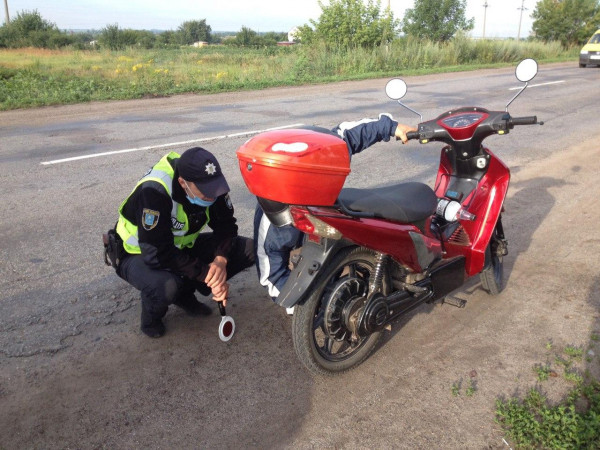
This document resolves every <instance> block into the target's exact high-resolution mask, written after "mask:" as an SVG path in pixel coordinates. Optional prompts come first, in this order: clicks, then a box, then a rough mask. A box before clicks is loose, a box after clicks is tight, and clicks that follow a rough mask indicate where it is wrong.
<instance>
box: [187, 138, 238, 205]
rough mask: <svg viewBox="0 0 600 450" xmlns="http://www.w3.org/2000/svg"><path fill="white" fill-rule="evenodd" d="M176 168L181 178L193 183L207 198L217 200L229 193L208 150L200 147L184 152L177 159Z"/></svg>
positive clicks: (219, 168) (223, 178) (216, 162)
mask: <svg viewBox="0 0 600 450" xmlns="http://www.w3.org/2000/svg"><path fill="white" fill-rule="evenodd" d="M177 168H178V169H179V175H180V176H181V178H183V179H184V180H185V181H191V182H193V183H194V184H195V185H196V187H197V188H198V189H199V190H200V192H202V193H203V194H204V195H206V196H207V197H211V198H217V197H218V196H220V195H223V194H226V193H227V192H229V185H228V184H227V180H225V177H224V176H223V172H222V171H221V166H220V165H219V162H218V161H217V158H215V156H214V155H213V154H212V153H211V152H209V151H208V150H205V149H203V148H201V147H194V148H190V149H188V150H186V151H185V152H183V154H182V155H181V158H179V161H178V162H177Z"/></svg>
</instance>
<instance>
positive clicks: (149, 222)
mask: <svg viewBox="0 0 600 450" xmlns="http://www.w3.org/2000/svg"><path fill="white" fill-rule="evenodd" d="M159 217H160V213H159V212H158V211H153V210H151V209H148V208H144V211H143V212H142V226H143V227H144V230H146V231H150V230H151V229H153V228H154V227H155V226H156V225H158V218H159Z"/></svg>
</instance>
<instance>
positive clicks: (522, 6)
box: [517, 0, 527, 41]
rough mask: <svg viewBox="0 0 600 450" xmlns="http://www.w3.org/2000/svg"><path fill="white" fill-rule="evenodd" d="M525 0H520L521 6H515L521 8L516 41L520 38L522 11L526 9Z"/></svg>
mask: <svg viewBox="0 0 600 450" xmlns="http://www.w3.org/2000/svg"><path fill="white" fill-rule="evenodd" d="M524 5H525V0H521V7H520V8H517V9H520V10H521V16H520V17H519V32H518V33H517V41H518V40H520V39H521V20H523V11H526V10H527V8H525V6H524Z"/></svg>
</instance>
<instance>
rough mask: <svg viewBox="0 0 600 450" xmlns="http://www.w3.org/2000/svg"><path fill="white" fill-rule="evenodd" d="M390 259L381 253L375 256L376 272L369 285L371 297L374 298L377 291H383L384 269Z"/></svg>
mask: <svg viewBox="0 0 600 450" xmlns="http://www.w3.org/2000/svg"><path fill="white" fill-rule="evenodd" d="M388 258H389V256H388V255H385V254H383V253H379V252H377V254H376V255H375V272H374V273H373V276H372V277H371V282H370V283H369V296H372V295H373V294H374V293H375V292H377V291H381V281H382V280H383V274H384V272H385V270H384V268H385V265H386V264H387V260H388Z"/></svg>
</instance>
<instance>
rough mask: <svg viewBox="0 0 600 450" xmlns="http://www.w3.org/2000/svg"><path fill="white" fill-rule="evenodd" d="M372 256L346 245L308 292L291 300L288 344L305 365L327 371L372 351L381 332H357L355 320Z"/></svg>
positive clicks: (355, 362) (337, 369) (344, 366)
mask: <svg viewBox="0 0 600 450" xmlns="http://www.w3.org/2000/svg"><path fill="white" fill-rule="evenodd" d="M374 271H375V255H374V253H373V252H371V251H369V250H367V249H363V248H357V247H353V248H348V249H344V250H342V251H341V252H340V253H338V254H337V255H336V256H335V257H334V258H333V260H332V261H331V263H329V264H327V265H326V266H325V267H324V268H323V269H322V273H321V274H320V278H319V280H317V284H316V287H315V289H314V291H313V292H312V293H311V295H310V297H309V298H308V299H307V300H306V301H305V302H304V303H303V304H302V305H296V308H295V311H294V317H293V319H292V337H293V341H294V348H295V350H296V354H297V355H298V358H299V359H300V361H301V362H302V363H303V364H304V365H305V366H306V368H307V369H308V370H310V371H311V372H313V373H315V374H319V375H332V374H334V373H340V372H344V371H346V370H349V369H351V368H353V367H355V366H357V365H359V364H360V363H361V362H363V361H364V360H365V359H366V358H367V357H368V356H369V355H370V354H371V352H372V351H373V350H374V348H375V346H376V345H377V342H378V341H379V338H380V337H381V332H376V333H371V334H368V335H366V336H361V335H360V334H359V333H358V330H357V328H358V322H359V318H360V316H361V313H362V312H363V310H364V307H365V304H366V300H367V294H368V291H369V281H370V279H371V277H372V276H373V273H374Z"/></svg>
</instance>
